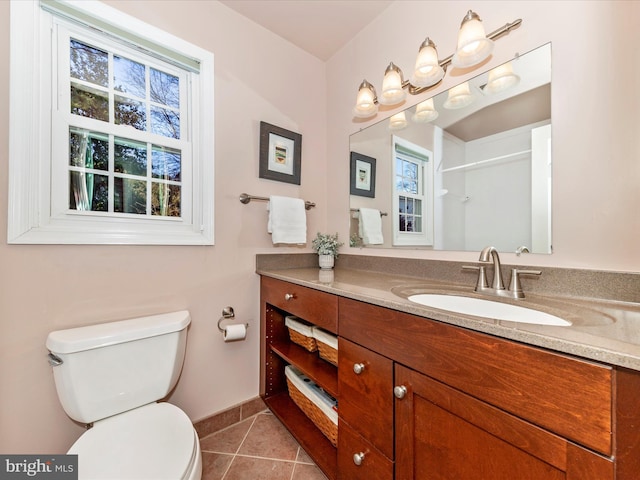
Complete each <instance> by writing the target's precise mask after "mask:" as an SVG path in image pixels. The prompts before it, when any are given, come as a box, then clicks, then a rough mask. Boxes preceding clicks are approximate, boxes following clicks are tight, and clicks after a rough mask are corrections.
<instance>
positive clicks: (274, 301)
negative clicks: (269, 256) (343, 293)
mask: <svg viewBox="0 0 640 480" xmlns="http://www.w3.org/2000/svg"><path fill="white" fill-rule="evenodd" d="M261 287H262V289H261V292H262V301H263V302H265V303H268V304H271V305H273V306H274V307H277V308H279V309H281V310H284V311H286V312H288V313H291V314H293V315H296V316H298V317H300V318H302V319H303V320H306V321H307V322H309V323H312V324H314V325H317V326H318V327H321V328H324V329H325V330H328V331H329V332H332V333H337V331H338V297H336V296H335V295H330V294H328V293H324V292H319V291H317V290H313V289H311V288H307V287H302V286H300V285H296V284H293V283H289V282H283V281H281V280H276V279H274V278H269V277H262V278H261Z"/></svg>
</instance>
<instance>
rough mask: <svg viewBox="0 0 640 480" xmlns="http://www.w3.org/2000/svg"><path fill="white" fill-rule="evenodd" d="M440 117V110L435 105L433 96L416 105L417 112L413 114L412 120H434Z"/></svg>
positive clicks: (420, 121)
mask: <svg viewBox="0 0 640 480" xmlns="http://www.w3.org/2000/svg"><path fill="white" fill-rule="evenodd" d="M436 118H438V111H437V110H436V109H435V107H434V106H433V98H430V99H428V100H425V101H424V102H421V103H419V104H418V105H416V113H414V114H413V116H412V117H411V120H413V121H414V122H418V123H428V122H433V121H434V120H435V119H436Z"/></svg>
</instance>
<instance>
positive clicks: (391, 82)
mask: <svg viewBox="0 0 640 480" xmlns="http://www.w3.org/2000/svg"><path fill="white" fill-rule="evenodd" d="M403 83H404V78H403V77H402V70H400V69H399V68H398V67H396V66H395V65H394V64H393V62H391V63H390V64H389V66H388V67H387V69H386V70H385V72H384V80H382V93H381V94H380V98H379V99H378V101H379V102H380V103H381V104H382V105H395V104H397V103H400V102H402V101H403V100H404V99H405V98H406V96H407V92H405V91H404V89H403V88H402V84H403Z"/></svg>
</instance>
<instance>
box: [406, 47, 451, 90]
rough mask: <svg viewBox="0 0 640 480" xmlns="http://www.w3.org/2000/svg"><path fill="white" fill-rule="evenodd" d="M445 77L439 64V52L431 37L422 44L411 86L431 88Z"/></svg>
mask: <svg viewBox="0 0 640 480" xmlns="http://www.w3.org/2000/svg"><path fill="white" fill-rule="evenodd" d="M442 77H444V69H443V68H442V67H441V66H440V62H438V52H437V50H436V46H435V44H434V43H433V42H432V41H431V39H430V38H429V37H427V39H426V40H425V41H424V42H422V45H420V50H419V51H418V56H417V57H416V65H415V67H414V69H413V75H412V76H411V84H412V85H414V86H416V87H431V86H432V85H435V84H436V83H438V82H439V81H440V80H442Z"/></svg>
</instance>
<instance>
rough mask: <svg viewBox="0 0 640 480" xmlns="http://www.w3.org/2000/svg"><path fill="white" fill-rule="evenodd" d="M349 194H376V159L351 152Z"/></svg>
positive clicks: (369, 195)
mask: <svg viewBox="0 0 640 480" xmlns="http://www.w3.org/2000/svg"><path fill="white" fill-rule="evenodd" d="M350 192H351V195H358V196H360V197H371V198H375V196H376V159H375V158H373V157H368V156H366V155H362V154H361V153H357V152H351V189H350Z"/></svg>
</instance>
